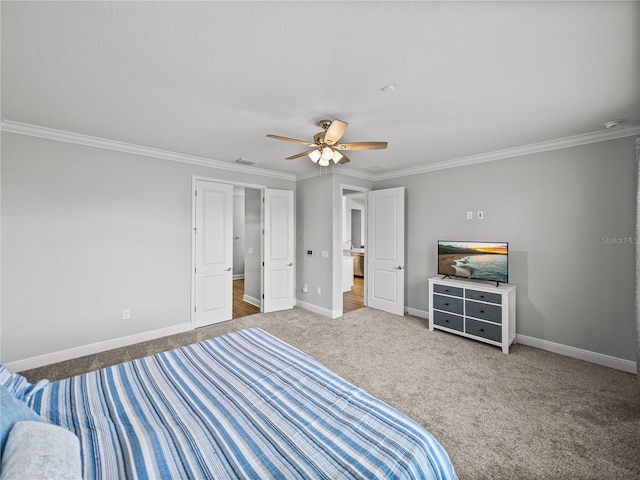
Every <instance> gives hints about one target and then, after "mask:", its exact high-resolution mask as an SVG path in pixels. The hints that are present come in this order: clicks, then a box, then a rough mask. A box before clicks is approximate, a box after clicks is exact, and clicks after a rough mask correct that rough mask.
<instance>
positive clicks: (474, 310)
mask: <svg viewBox="0 0 640 480" xmlns="http://www.w3.org/2000/svg"><path fill="white" fill-rule="evenodd" d="M465 314H466V315H467V317H475V318H481V319H483V320H489V321H490V322H497V323H502V307H500V306H498V305H489V304H488V303H480V302H472V301H471V300H467V301H466V312H465Z"/></svg>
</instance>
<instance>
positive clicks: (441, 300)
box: [433, 294, 462, 314]
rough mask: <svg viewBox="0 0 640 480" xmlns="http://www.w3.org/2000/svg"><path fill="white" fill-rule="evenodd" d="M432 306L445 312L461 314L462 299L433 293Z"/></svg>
mask: <svg viewBox="0 0 640 480" xmlns="http://www.w3.org/2000/svg"><path fill="white" fill-rule="evenodd" d="M433 308H437V309H438V310H446V311H447V312H453V313H459V314H462V299H461V298H454V297H445V296H444V295H435V294H434V295H433Z"/></svg>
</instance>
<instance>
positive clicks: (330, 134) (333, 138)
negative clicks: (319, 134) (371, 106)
mask: <svg viewBox="0 0 640 480" xmlns="http://www.w3.org/2000/svg"><path fill="white" fill-rule="evenodd" d="M348 126H349V124H348V123H347V122H343V121H341V120H334V121H333V122H331V125H329V128H327V131H326V132H325V134H324V143H326V144H327V145H334V144H336V143H337V142H338V140H340V139H341V138H342V136H343V135H344V132H346V131H347V127H348Z"/></svg>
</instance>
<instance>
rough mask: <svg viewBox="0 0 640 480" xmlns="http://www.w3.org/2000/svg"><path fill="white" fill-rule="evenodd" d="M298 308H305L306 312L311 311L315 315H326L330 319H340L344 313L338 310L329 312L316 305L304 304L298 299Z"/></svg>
mask: <svg viewBox="0 0 640 480" xmlns="http://www.w3.org/2000/svg"><path fill="white" fill-rule="evenodd" d="M296 307H300V308H304V309H305V310H309V311H310V312H313V313H319V314H320V315H324V316H325V317H329V318H338V317H339V316H341V315H342V312H339V311H338V310H329V309H328V308H324V307H319V306H318V305H314V304H312V303H307V302H303V301H302V300H298V299H296Z"/></svg>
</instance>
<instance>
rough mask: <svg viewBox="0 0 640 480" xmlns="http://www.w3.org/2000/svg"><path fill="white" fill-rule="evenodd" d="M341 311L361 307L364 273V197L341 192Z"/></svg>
mask: <svg viewBox="0 0 640 480" xmlns="http://www.w3.org/2000/svg"><path fill="white" fill-rule="evenodd" d="M342 206H343V209H342V219H343V222H342V253H343V257H342V262H343V268H342V312H343V313H347V312H351V311H353V310H357V309H359V308H362V307H364V297H365V295H364V292H365V273H366V268H365V265H366V262H365V259H366V253H365V252H366V246H365V238H366V235H365V232H366V218H367V214H366V194H365V192H362V191H356V190H350V189H347V188H345V189H343V191H342Z"/></svg>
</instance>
